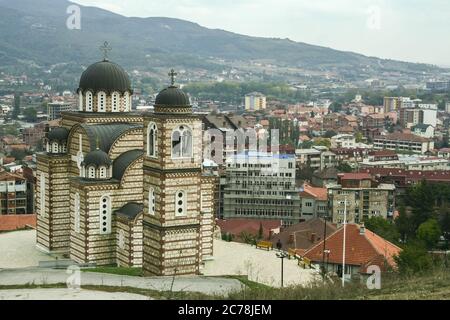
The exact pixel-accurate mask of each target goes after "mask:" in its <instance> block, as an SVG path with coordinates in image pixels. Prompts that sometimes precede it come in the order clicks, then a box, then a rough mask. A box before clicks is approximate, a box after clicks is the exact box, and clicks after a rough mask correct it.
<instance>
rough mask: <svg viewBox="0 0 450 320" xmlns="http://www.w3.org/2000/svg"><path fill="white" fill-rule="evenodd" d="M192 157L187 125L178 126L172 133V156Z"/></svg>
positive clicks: (190, 134)
mask: <svg viewBox="0 0 450 320" xmlns="http://www.w3.org/2000/svg"><path fill="white" fill-rule="evenodd" d="M191 157H192V132H191V130H190V129H189V128H188V127H185V126H180V127H178V128H177V129H175V130H174V131H173V133H172V158H191Z"/></svg>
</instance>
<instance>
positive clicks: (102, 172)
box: [100, 167, 107, 178]
mask: <svg viewBox="0 0 450 320" xmlns="http://www.w3.org/2000/svg"><path fill="white" fill-rule="evenodd" d="M106 173H107V170H106V167H100V178H107V174H106Z"/></svg>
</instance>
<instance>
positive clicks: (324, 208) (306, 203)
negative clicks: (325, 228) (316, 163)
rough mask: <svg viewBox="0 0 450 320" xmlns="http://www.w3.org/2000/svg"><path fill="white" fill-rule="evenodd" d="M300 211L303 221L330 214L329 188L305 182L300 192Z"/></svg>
mask: <svg viewBox="0 0 450 320" xmlns="http://www.w3.org/2000/svg"><path fill="white" fill-rule="evenodd" d="M300 201H301V202H300V203H301V205H300V211H301V219H302V220H303V221H306V220H309V219H312V218H321V217H324V216H326V215H327V214H328V198H327V188H318V187H313V186H311V185H309V184H308V183H305V184H304V185H303V186H302V190H301V192H300Z"/></svg>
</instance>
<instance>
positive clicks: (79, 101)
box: [78, 90, 83, 111]
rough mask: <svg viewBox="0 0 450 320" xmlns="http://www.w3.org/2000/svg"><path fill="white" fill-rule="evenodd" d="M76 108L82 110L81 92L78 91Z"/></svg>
mask: <svg viewBox="0 0 450 320" xmlns="http://www.w3.org/2000/svg"><path fill="white" fill-rule="evenodd" d="M78 110H79V111H83V92H82V91H81V90H80V92H78Z"/></svg>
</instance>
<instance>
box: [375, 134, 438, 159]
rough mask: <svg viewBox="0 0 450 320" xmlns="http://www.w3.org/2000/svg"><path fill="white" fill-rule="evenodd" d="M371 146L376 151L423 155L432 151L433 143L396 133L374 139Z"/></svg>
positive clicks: (414, 136) (410, 135)
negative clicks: (383, 150) (384, 150)
mask: <svg viewBox="0 0 450 320" xmlns="http://www.w3.org/2000/svg"><path fill="white" fill-rule="evenodd" d="M373 146H374V148H375V149H378V150H379V149H387V150H394V151H398V152H405V153H421V154H425V153H427V152H430V151H432V150H433V149H434V141H433V140H432V139H428V138H423V137H419V136H416V135H414V134H408V133H400V132H396V133H392V134H388V135H385V136H379V137H376V138H375V139H374V142H373Z"/></svg>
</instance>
